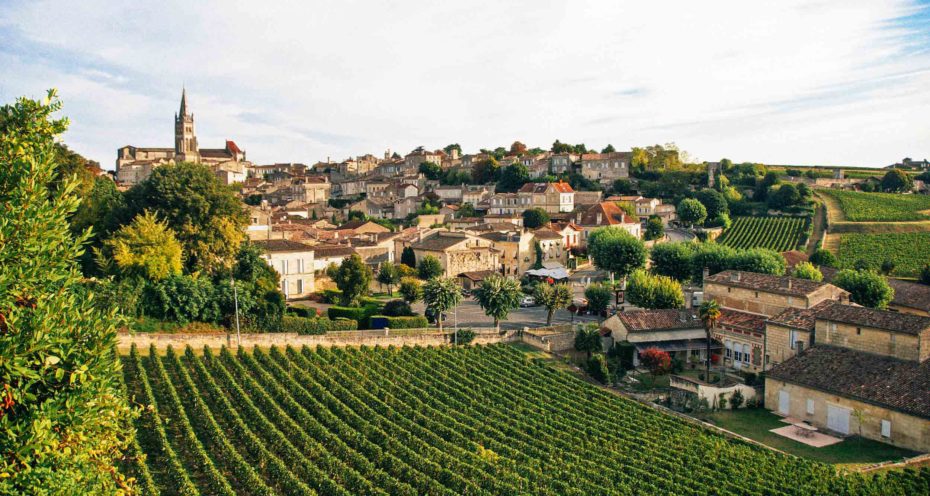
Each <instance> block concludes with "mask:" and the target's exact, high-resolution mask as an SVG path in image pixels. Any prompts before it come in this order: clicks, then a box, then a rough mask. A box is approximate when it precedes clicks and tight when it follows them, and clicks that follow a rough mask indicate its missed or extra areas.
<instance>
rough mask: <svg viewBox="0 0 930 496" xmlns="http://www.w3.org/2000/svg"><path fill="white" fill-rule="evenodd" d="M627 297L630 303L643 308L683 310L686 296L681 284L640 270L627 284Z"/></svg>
mask: <svg viewBox="0 0 930 496" xmlns="http://www.w3.org/2000/svg"><path fill="white" fill-rule="evenodd" d="M627 297H628V298H629V300H630V303H632V304H633V305H636V306H638V307H641V308H647V309H657V308H682V307H684V306H685V296H684V293H683V292H682V290H681V284H680V283H679V282H678V281H676V280H674V279H672V278H670V277H665V276H655V275H652V274H650V273H648V272H646V271H645V270H643V269H639V270H637V271H636V272H633V274H632V275H631V276H630V279H629V282H628V283H627Z"/></svg>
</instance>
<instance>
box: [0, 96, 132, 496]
mask: <svg viewBox="0 0 930 496" xmlns="http://www.w3.org/2000/svg"><path fill="white" fill-rule="evenodd" d="M60 108H61V105H60V103H59V102H58V99H57V97H56V95H55V92H54V91H50V92H49V94H48V98H47V99H45V100H44V101H41V102H38V101H33V100H29V99H25V98H22V99H19V100H17V101H16V103H14V104H11V105H5V106H3V107H0V364H2V366H0V453H2V454H3V456H2V458H0V493H3V494H35V493H52V492H54V493H56V494H114V493H116V492H118V491H125V490H127V489H128V482H127V481H126V479H125V478H124V477H123V476H122V475H121V474H120V473H119V472H118V471H117V470H116V469H115V468H114V467H115V465H116V463H117V461H118V459H119V458H120V457H121V456H122V454H121V453H122V452H123V450H126V449H127V448H129V446H130V445H131V444H132V440H133V432H132V429H131V426H130V424H129V423H130V421H131V418H132V414H131V411H130V409H129V407H128V405H127V402H126V399H125V396H124V394H123V392H122V386H121V382H120V365H119V363H118V362H117V361H116V357H115V354H114V346H115V344H116V329H117V326H118V325H120V324H121V319H120V318H119V317H118V316H117V315H115V314H113V313H107V314H104V313H102V312H100V311H99V310H98V309H97V308H96V307H95V305H94V301H93V297H92V296H87V297H85V296H84V295H85V294H87V293H86V292H83V290H82V288H81V287H80V286H79V284H78V283H79V281H80V277H81V274H80V272H79V270H78V266H77V263H76V260H77V258H78V256H79V255H80V254H81V251H82V249H83V248H82V245H83V243H84V242H85V241H86V240H87V238H88V235H89V233H87V232H82V233H81V234H79V235H78V236H74V235H72V232H71V229H70V227H69V225H68V222H67V219H68V218H69V217H71V216H72V215H73V214H74V212H75V211H76V210H77V208H78V202H79V200H78V198H77V196H76V194H75V188H76V187H77V186H78V179H77V178H75V177H74V176H69V177H61V176H60V175H59V164H58V163H57V162H56V159H57V151H56V148H55V142H54V140H55V138H56V136H58V135H60V134H61V133H62V132H64V130H65V128H66V127H67V121H66V120H56V119H53V118H52V114H54V113H55V112H57V111H58V110H59V109H60ZM55 181H58V183H57V184H56V185H55V187H54V189H52V188H51V185H52V184H53V182H55ZM91 294H92V293H91Z"/></svg>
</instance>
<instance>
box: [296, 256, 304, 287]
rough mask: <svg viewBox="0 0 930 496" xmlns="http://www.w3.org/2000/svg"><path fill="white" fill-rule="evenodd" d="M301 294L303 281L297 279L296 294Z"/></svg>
mask: <svg viewBox="0 0 930 496" xmlns="http://www.w3.org/2000/svg"><path fill="white" fill-rule="evenodd" d="M301 261H302V260H301ZM303 292H304V280H303V279H298V280H297V294H303Z"/></svg>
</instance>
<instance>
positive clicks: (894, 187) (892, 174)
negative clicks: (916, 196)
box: [882, 169, 914, 193]
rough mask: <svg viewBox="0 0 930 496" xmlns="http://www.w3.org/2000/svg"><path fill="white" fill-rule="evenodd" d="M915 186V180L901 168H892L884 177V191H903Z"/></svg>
mask: <svg viewBox="0 0 930 496" xmlns="http://www.w3.org/2000/svg"><path fill="white" fill-rule="evenodd" d="M913 187H914V180H913V179H912V178H911V176H909V175H907V173H906V172H904V171H903V170H901V169H891V170H890V171H888V172H886V173H885V175H884V176H883V177H882V191H886V192H888V193H902V192H907V191H910V190H911V189H912V188H913Z"/></svg>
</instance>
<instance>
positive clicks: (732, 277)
mask: <svg viewBox="0 0 930 496" xmlns="http://www.w3.org/2000/svg"><path fill="white" fill-rule="evenodd" d="M739 279H740V272H739V271H738V270H737V271H736V272H733V273H731V274H730V282H739Z"/></svg>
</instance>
